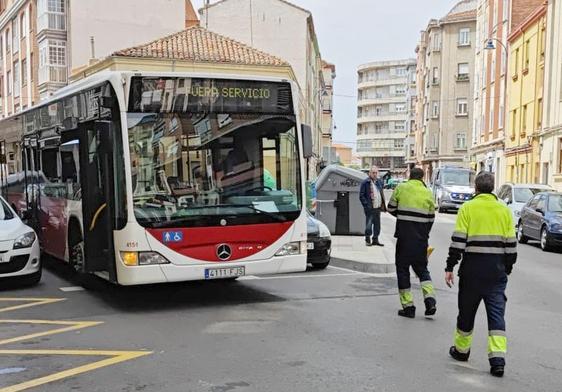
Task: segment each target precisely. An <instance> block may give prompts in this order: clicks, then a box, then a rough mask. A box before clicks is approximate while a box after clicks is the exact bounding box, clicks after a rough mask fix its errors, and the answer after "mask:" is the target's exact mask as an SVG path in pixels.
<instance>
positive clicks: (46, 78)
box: [39, 65, 67, 84]
mask: <svg viewBox="0 0 562 392" xmlns="http://www.w3.org/2000/svg"><path fill="white" fill-rule="evenodd" d="M44 83H61V84H66V83H67V69H66V67H65V66H54V65H50V66H46V67H41V68H39V84H44Z"/></svg>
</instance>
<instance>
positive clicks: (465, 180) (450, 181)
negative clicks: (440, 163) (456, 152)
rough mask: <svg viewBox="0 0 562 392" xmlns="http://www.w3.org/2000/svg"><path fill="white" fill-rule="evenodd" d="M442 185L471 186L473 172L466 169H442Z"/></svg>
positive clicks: (472, 183)
mask: <svg viewBox="0 0 562 392" xmlns="http://www.w3.org/2000/svg"><path fill="white" fill-rule="evenodd" d="M442 178H443V180H442V183H443V185H457V186H473V185H474V173H473V172H470V171H466V170H458V171H444V172H443V174H442Z"/></svg>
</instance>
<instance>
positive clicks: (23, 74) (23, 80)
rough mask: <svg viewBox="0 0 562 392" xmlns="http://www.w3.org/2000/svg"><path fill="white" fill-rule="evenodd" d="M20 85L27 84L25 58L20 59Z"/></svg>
mask: <svg viewBox="0 0 562 392" xmlns="http://www.w3.org/2000/svg"><path fill="white" fill-rule="evenodd" d="M21 85H22V86H27V59H23V60H22V61H21Z"/></svg>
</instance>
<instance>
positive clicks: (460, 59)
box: [416, 0, 477, 178]
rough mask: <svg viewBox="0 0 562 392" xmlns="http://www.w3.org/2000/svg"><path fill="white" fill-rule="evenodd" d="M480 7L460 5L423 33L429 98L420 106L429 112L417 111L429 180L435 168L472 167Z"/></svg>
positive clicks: (421, 89) (469, 0)
mask: <svg viewBox="0 0 562 392" xmlns="http://www.w3.org/2000/svg"><path fill="white" fill-rule="evenodd" d="M476 5H477V4H476V1H475V0H463V1H461V2H459V3H457V4H456V5H455V6H454V7H453V9H452V10H451V11H450V12H449V13H448V14H447V15H446V16H445V17H444V18H442V19H439V20H437V19H433V20H431V21H430V22H429V24H428V26H427V28H426V30H425V31H423V32H422V33H421V37H420V43H419V44H418V48H417V52H418V57H419V56H421V55H424V56H425V58H424V60H423V61H421V63H420V62H418V71H417V75H418V76H417V78H418V84H417V89H418V93H417V95H418V97H423V102H422V103H423V105H420V104H418V105H417V110H418V111H420V110H422V111H423V112H422V113H420V112H418V113H417V114H416V121H417V124H416V129H417V133H418V135H417V136H416V138H417V139H418V140H420V142H421V150H420V149H418V152H419V155H417V159H418V163H419V164H421V165H422V166H423V167H424V169H425V171H426V175H427V176H428V178H430V177H431V175H432V172H433V169H434V168H438V167H443V166H448V165H449V166H468V165H469V156H468V149H469V148H470V134H471V133H472V113H473V102H474V100H473V96H474V88H473V84H474V54H475V48H474V47H475V40H476ZM419 79H421V80H419ZM420 81H423V84H420ZM420 99H422V98H420ZM420 133H421V135H420Z"/></svg>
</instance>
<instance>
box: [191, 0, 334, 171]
mask: <svg viewBox="0 0 562 392" xmlns="http://www.w3.org/2000/svg"><path fill="white" fill-rule="evenodd" d="M199 14H200V20H201V25H202V26H203V27H205V28H207V29H209V30H211V31H214V32H216V33H219V34H222V35H225V36H227V37H230V38H232V39H235V40H237V41H240V42H242V43H244V44H246V45H249V46H251V47H254V48H256V49H259V50H262V51H264V52H266V53H271V54H273V55H275V56H278V57H280V58H282V59H284V60H286V61H287V62H288V63H289V64H291V66H292V67H293V69H294V71H295V74H296V76H297V82H298V84H299V87H300V90H301V94H300V95H301V96H300V102H299V106H300V111H301V113H300V114H301V119H302V120H303V121H304V122H306V123H307V124H308V125H310V126H311V128H312V131H313V153H314V157H313V158H311V159H309V165H308V170H307V179H308V180H312V179H314V178H315V177H316V176H317V174H318V172H319V170H320V168H321V163H322V146H323V142H322V115H323V108H322V96H323V94H324V92H325V91H326V90H324V88H323V86H324V84H325V83H324V81H323V80H322V79H323V66H322V58H321V54H320V47H319V44H318V38H317V36H316V30H315V28H314V21H313V18H312V13H311V12H310V11H308V10H306V9H304V8H301V7H298V6H296V5H294V4H292V3H290V2H288V1H285V0H260V1H253V0H220V1H216V2H214V3H210V4H208V5H207V6H205V7H204V8H201V9H200V10H199Z"/></svg>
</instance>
